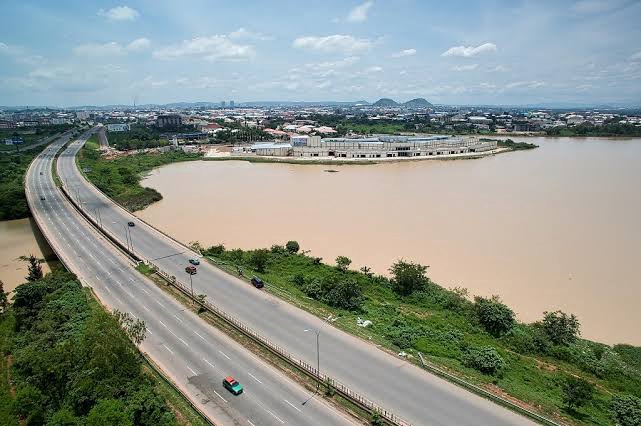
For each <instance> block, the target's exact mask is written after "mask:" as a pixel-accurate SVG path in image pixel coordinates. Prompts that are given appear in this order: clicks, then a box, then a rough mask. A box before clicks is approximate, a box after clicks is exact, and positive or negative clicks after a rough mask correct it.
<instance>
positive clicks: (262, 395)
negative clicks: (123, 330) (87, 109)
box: [26, 139, 353, 425]
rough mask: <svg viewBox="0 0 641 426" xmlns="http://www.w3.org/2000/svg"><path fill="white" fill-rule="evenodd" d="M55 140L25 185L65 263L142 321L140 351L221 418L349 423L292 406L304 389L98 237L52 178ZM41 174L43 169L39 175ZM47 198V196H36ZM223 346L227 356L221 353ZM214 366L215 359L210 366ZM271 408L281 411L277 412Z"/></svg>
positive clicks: (321, 409)
mask: <svg viewBox="0 0 641 426" xmlns="http://www.w3.org/2000/svg"><path fill="white" fill-rule="evenodd" d="M65 140H66V139H63V140H61V141H57V142H55V143H54V144H52V146H51V147H49V148H47V149H46V150H45V151H43V154H41V156H39V157H38V158H36V160H34V163H33V164H32V166H31V167H30V169H29V171H28V173H27V177H26V192H27V196H28V199H29V203H30V206H31V208H32V213H33V214H34V217H36V218H37V220H38V219H42V220H39V222H40V224H41V226H42V228H43V229H42V231H43V233H44V234H45V235H47V236H48V238H49V239H50V240H52V243H53V245H54V248H55V249H56V251H57V252H62V253H61V255H62V257H63V258H64V260H65V263H66V264H67V265H68V266H69V267H70V269H71V270H72V271H73V272H75V273H76V274H77V275H78V276H79V278H80V279H81V281H82V282H83V283H85V284H87V285H90V286H91V287H92V288H93V290H94V291H95V292H96V294H97V295H98V297H99V298H100V299H101V301H102V302H103V303H104V304H105V305H107V306H109V307H110V308H112V309H118V310H121V311H123V312H130V313H131V314H132V315H134V316H135V317H136V318H140V319H142V320H144V321H145V322H146V325H147V327H148V330H149V332H148V334H147V337H146V339H145V341H144V342H143V344H142V345H141V348H142V350H144V351H145V352H147V353H148V354H149V355H150V356H151V358H152V359H153V360H154V362H156V363H157V364H158V365H160V366H161V367H162V369H163V370H164V371H165V372H166V373H167V374H168V375H169V376H170V377H171V378H172V379H173V380H174V381H175V382H176V383H177V384H178V385H179V387H181V389H183V390H184V391H185V392H186V394H187V395H188V396H189V397H190V398H191V399H192V401H194V402H195V403H196V405H197V406H199V407H200V408H201V409H202V410H203V411H204V412H205V413H206V414H207V415H209V416H210V417H211V418H213V419H216V421H217V423H219V424H248V423H249V422H253V423H254V424H256V425H258V424H261V425H281V424H282V423H281V421H280V420H282V421H284V422H285V423H286V424H290V425H298V424H327V425H334V424H340V425H343V424H345V425H347V424H353V422H352V421H351V420H350V419H348V418H346V417H345V416H343V415H342V414H340V413H338V412H336V411H334V410H333V409H332V408H331V407H329V405H328V404H326V403H325V402H324V401H319V402H318V403H317V404H315V405H312V406H309V407H307V405H306V406H305V407H304V409H303V410H301V411H300V412H299V411H296V410H292V409H291V407H290V405H289V404H287V403H285V402H284V400H285V399H288V400H290V398H291V400H294V401H304V400H305V399H306V398H307V397H308V395H309V392H307V391H305V390H304V389H303V388H301V387H300V386H299V385H297V384H296V383H294V382H293V381H292V380H290V379H288V378H286V377H284V376H283V375H282V374H280V373H279V372H278V371H276V370H275V369H274V368H273V367H271V366H269V365H268V364H267V363H265V362H263V361H262V360H260V359H258V358H257V357H255V356H253V355H252V354H250V353H248V351H247V350H245V349H244V348H243V347H242V346H241V345H239V344H238V343H236V342H235V341H233V340H232V339H230V338H229V337H228V336H226V335H224V334H223V333H221V332H219V331H218V330H216V329H214V328H213V327H211V326H209V325H208V324H207V323H205V322H204V321H203V320H202V319H200V318H199V317H198V316H197V315H195V314H194V313H192V312H191V311H188V310H186V309H185V308H184V307H183V306H182V305H180V304H179V303H178V302H177V301H176V300H175V299H174V298H172V297H171V296H169V295H167V294H165V293H164V292H163V291H162V290H160V289H159V288H158V287H157V286H156V285H155V284H154V283H152V282H151V281H150V280H148V279H147V278H145V277H143V276H142V275H141V274H139V273H138V272H137V271H135V270H134V269H133V268H132V264H131V263H130V261H129V260H128V259H127V258H126V257H125V256H123V255H122V254H121V253H119V252H118V251H117V250H115V248H114V246H113V245H112V244H111V243H110V242H109V241H107V240H105V238H103V237H102V236H100V235H99V234H98V233H97V232H96V231H95V230H94V229H93V228H92V227H91V226H90V225H89V224H88V223H87V222H86V221H85V220H84V219H83V218H82V217H81V216H80V215H79V214H78V212H76V211H75V209H74V208H73V207H72V206H71V204H70V203H69V202H68V201H67V200H66V199H65V198H64V196H63V195H62V194H61V192H60V191H59V190H58V188H56V187H55V185H54V182H53V179H52V178H51V163H52V161H53V160H52V155H53V153H54V152H55V151H56V150H57V149H59V148H60V147H61V146H62V145H63V144H64V142H65ZM40 173H42V174H40ZM41 197H44V200H41ZM218 350H224V351H225V353H226V354H229V356H228V357H222V356H220V355H218V352H217V351H218ZM212 366H215V368H214V367H212ZM248 372H252V374H260V375H261V376H263V377H265V380H266V382H265V383H268V384H269V385H268V386H255V385H253V384H252V383H251V380H252V379H251V378H250V377H249V376H248V374H247V373H248ZM228 374H232V375H234V376H235V377H237V378H238V380H239V381H241V383H243V384H245V387H246V392H245V393H244V394H243V395H241V396H238V397H234V396H232V395H231V394H229V393H228V392H227V391H226V390H224V388H223V387H222V378H223V377H224V376H226V375H228ZM272 413H278V415H279V419H280V420H277V419H275V418H274V416H273V415H272Z"/></svg>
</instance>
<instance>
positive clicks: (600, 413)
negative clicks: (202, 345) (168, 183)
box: [202, 244, 641, 424]
mask: <svg viewBox="0 0 641 426" xmlns="http://www.w3.org/2000/svg"><path fill="white" fill-rule="evenodd" d="M298 249H299V250H297V251H296V252H293V251H290V250H287V248H286V246H285V247H284V246H280V245H275V246H273V247H272V249H271V250H265V249H263V250H262V251H261V253H262V254H261V255H260V256H261V257H264V258H266V259H265V262H264V265H263V266H264V272H260V276H261V278H262V279H263V280H265V282H267V283H268V284H269V286H268V288H269V289H270V291H274V292H276V294H280V295H281V296H282V295H284V294H285V295H287V298H288V300H291V301H293V302H294V303H295V304H297V305H298V306H301V307H302V308H304V309H307V310H309V311H310V312H312V313H314V314H316V315H318V316H319V317H322V318H328V317H329V316H330V315H331V316H332V318H338V319H337V320H336V321H334V322H333V324H334V325H335V326H337V327H339V328H341V329H343V330H345V331H347V332H350V333H353V334H356V335H358V336H360V337H362V338H365V339H368V340H371V341H372V342H373V343H375V344H380V345H382V346H383V347H385V348H388V349H391V350H393V351H396V352H398V351H403V352H406V353H407V354H408V359H409V360H410V361H411V362H417V360H418V352H421V354H422V355H423V357H424V358H425V360H426V361H427V362H429V363H432V364H434V365H437V366H439V367H440V368H444V369H446V370H448V371H450V372H453V373H455V374H457V375H459V376H462V377H464V378H465V379H466V380H468V381H471V382H473V383H475V384H477V385H480V386H484V387H486V388H487V389H489V390H491V391H495V392H499V393H502V394H507V395H509V396H510V397H511V398H516V399H519V400H521V401H524V402H525V404H527V405H528V406H529V408H531V409H534V410H538V411H542V412H544V413H545V414H547V415H550V416H553V417H563V418H565V419H566V420H568V421H569V422H570V423H574V424H610V423H611V422H612V418H613V416H614V414H613V412H614V410H615V408H614V407H616V410H618V411H617V412H619V413H620V414H618V415H619V416H620V417H615V418H617V419H619V418H623V417H624V416H628V417H629V418H634V417H633V416H634V415H635V414H630V413H640V412H641V411H639V409H638V408H635V407H641V403H638V404H637V401H640V400H639V399H638V398H641V368H640V366H641V348H637V347H634V346H630V345H616V346H614V347H611V346H608V345H604V344H600V343H596V342H591V341H588V340H584V339H581V338H579V337H578V336H579V322H578V320H576V317H573V316H572V315H568V314H564V313H562V312H553V313H551V314H550V313H546V314H545V315H544V317H543V318H542V319H541V321H539V322H536V323H533V324H522V323H519V322H518V321H516V320H515V318H514V313H513V311H512V310H511V309H510V308H509V307H508V306H506V305H505V304H504V303H502V302H501V301H500V299H498V298H497V297H492V298H482V297H477V298H475V299H474V300H470V298H469V296H468V293H467V291H466V290H465V289H460V288H456V289H452V290H447V289H444V288H442V287H440V286H438V285H437V284H435V283H434V282H432V281H431V280H430V279H429V277H428V276H427V274H426V273H427V269H428V268H427V267H426V266H424V265H420V264H416V263H412V262H407V261H403V260H400V261H397V262H396V263H395V264H394V265H393V266H392V267H391V268H390V277H389V278H388V277H384V276H380V275H375V274H373V273H372V272H371V270H369V269H368V268H367V269H366V270H365V271H354V270H351V269H346V268H342V267H339V266H338V264H337V266H331V265H327V264H324V263H322V261H321V260H322V259H321V258H318V257H313V256H310V255H307V254H306V252H305V251H302V252H301V251H300V247H298ZM255 252H256V250H248V251H244V250H240V249H234V250H227V249H225V247H224V246H223V245H221V244H219V245H216V246H212V247H210V248H205V249H202V253H203V254H204V255H205V256H208V257H210V258H211V259H213V260H214V262H215V263H217V264H221V265H223V266H224V267H225V268H227V269H228V271H230V272H231V273H236V271H237V269H238V268H241V269H248V270H251V269H254V266H255V264H254V263H253V261H252V258H253V254H254V253H255ZM254 270H255V269H254ZM358 318H361V319H363V320H365V319H367V320H370V321H372V324H371V325H369V326H367V327H363V326H362V325H361V326H358V325H357V319H358ZM546 318H547V320H546ZM572 336H574V337H572ZM568 377H574V378H576V379H577V380H583V381H585V382H586V383H588V384H589V386H588V385H584V384H583V382H574V381H572V382H570V379H568ZM592 385H593V388H592V387H591V386H592ZM588 387H590V389H592V392H589V391H588V390H587V388H588ZM590 396H591V397H590ZM633 397H634V398H636V399H632V398H633ZM622 398H623V399H622ZM635 404H637V405H635ZM611 407H612V408H611ZM634 410H637V411H634ZM617 421H619V422H620V424H624V423H621V422H622V421H621V420H617ZM629 424H634V423H629Z"/></svg>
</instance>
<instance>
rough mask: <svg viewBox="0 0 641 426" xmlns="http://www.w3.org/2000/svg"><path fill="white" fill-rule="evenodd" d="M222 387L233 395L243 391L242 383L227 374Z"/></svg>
mask: <svg viewBox="0 0 641 426" xmlns="http://www.w3.org/2000/svg"><path fill="white" fill-rule="evenodd" d="M223 387H224V388H225V389H227V390H228V391H229V392H231V393H233V394H234V395H240V394H241V393H243V385H241V384H240V383H238V382H237V381H236V379H234V378H233V377H232V376H227V377H225V378H224V379H223Z"/></svg>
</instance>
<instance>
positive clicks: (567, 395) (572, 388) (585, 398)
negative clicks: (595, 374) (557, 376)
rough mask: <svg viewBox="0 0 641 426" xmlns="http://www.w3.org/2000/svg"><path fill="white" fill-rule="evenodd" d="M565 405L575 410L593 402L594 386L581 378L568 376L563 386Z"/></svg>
mask: <svg viewBox="0 0 641 426" xmlns="http://www.w3.org/2000/svg"><path fill="white" fill-rule="evenodd" d="M562 390H563V396H562V397H563V403H564V404H565V406H566V407H567V408H568V410H574V409H576V408H579V407H581V406H583V405H585V404H586V403H587V402H589V401H591V400H592V396H593V394H594V385H593V384H592V383H590V382H588V381H587V380H584V379H582V378H580V377H574V376H567V377H566V378H565V381H564V382H563V385H562Z"/></svg>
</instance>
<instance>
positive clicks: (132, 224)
mask: <svg viewBox="0 0 641 426" xmlns="http://www.w3.org/2000/svg"><path fill="white" fill-rule="evenodd" d="M127 225H129V226H136V224H135V223H133V222H127Z"/></svg>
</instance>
